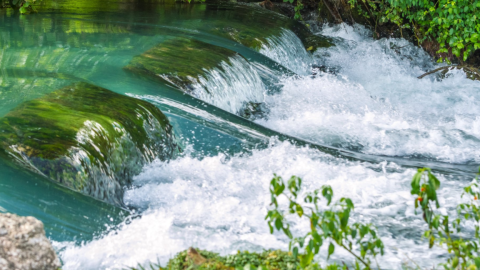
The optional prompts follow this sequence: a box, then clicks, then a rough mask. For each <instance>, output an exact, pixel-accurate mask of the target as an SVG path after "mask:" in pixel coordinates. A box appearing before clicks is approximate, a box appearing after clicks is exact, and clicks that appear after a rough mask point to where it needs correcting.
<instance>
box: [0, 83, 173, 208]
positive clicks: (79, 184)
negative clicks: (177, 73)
mask: <svg viewBox="0 0 480 270" xmlns="http://www.w3.org/2000/svg"><path fill="white" fill-rule="evenodd" d="M0 149H3V155H4V156H8V157H9V158H10V159H13V160H14V161H15V163H17V164H20V165H21V166H23V167H25V168H27V169H29V170H31V171H33V172H36V173H39V174H41V175H44V176H46V177H47V178H49V179H51V180H53V181H55V182H58V183H59V184H61V185H64V186H66V187H68V188H71V189H73V190H77V191H80V192H82V193H85V194H88V195H91V196H93V197H95V198H97V199H100V200H104V201H107V202H110V203H113V204H117V205H122V204H123V202H122V197H123V187H125V186H127V185H128V184H130V183H131V180H132V177H133V176H134V175H136V174H138V173H139V172H140V171H141V168H142V166H143V165H144V164H145V163H147V162H150V161H152V160H153V159H154V158H157V157H158V158H159V159H161V160H168V159H170V158H171V157H172V156H173V155H174V154H175V153H176V152H177V151H178V150H179V148H178V146H177V144H176V141H175V137H174V134H173V131H172V127H171V125H170V124H169V122H168V119H167V118H166V117H165V115H163V114H162V112H161V111H160V110H159V109H158V108H156V107H155V106H153V105H152V104H150V103H147V102H145V101H141V100H137V99H134V98H130V97H126V96H123V95H120V94H116V93H114V92H111V91H109V90H106V89H103V88H100V87H96V86H93V85H90V84H87V83H75V84H72V85H70V86H67V87H65V88H62V89H60V90H57V91H54V92H52V93H50V94H47V95H45V96H43V97H42V98H39V99H35V100H32V101H28V102H25V103H22V104H21V105H19V106H18V107H17V108H16V109H14V110H12V111H11V112H9V113H8V114H7V115H5V117H3V118H2V119H0ZM0 152H2V151H0Z"/></svg>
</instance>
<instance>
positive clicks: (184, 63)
mask: <svg viewBox="0 0 480 270" xmlns="http://www.w3.org/2000/svg"><path fill="white" fill-rule="evenodd" d="M234 55H237V53H235V52H234V51H231V50H228V49H225V48H222V47H218V46H215V45H211V44H208V43H205V42H202V41H198V40H194V39H187V38H181V37H177V38H173V39H168V40H165V41H164V42H162V43H160V44H158V45H157V46H155V47H153V48H152V49H150V50H148V51H146V52H145V53H143V54H141V55H138V56H135V57H134V58H133V59H132V61H131V62H130V63H129V64H128V65H127V66H125V68H124V69H126V70H128V71H131V72H133V73H136V74H139V75H144V76H147V77H150V78H154V79H159V80H162V81H164V82H165V83H167V84H172V85H174V86H176V87H177V88H180V89H181V90H183V91H184V92H188V93H190V92H191V91H192V90H193V88H192V84H195V83H197V82H199V78H200V77H205V73H206V71H207V70H212V69H214V68H217V69H223V68H222V65H221V64H222V63H227V64H230V57H231V56H234Z"/></svg>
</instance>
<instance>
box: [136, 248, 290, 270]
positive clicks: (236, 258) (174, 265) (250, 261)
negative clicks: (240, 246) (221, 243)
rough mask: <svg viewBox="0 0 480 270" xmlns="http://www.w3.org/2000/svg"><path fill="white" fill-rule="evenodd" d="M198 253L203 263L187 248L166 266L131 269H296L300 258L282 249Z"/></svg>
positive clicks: (155, 265) (204, 251)
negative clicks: (190, 254)
mask: <svg viewBox="0 0 480 270" xmlns="http://www.w3.org/2000/svg"><path fill="white" fill-rule="evenodd" d="M198 253H199V254H200V255H201V256H202V257H203V258H204V259H205V262H204V263H202V264H201V265H195V263H194V262H193V261H192V260H190V259H189V257H188V251H186V250H185V251H182V252H179V253H178V254H177V255H175V257H173V258H172V259H171V260H170V261H169V262H168V264H167V266H166V267H165V268H163V267H161V266H160V264H150V265H149V266H147V267H144V266H138V267H137V268H132V269H131V270H145V269H150V270H161V269H164V270H186V269H197V270H279V269H282V270H294V269H297V266H298V260H297V259H295V257H293V256H292V254H291V253H289V252H285V251H281V250H273V251H271V250H266V251H263V252H261V253H255V252H248V251H243V252H240V251H239V252H238V253H237V254H231V255H227V256H220V255H219V254H218V253H214V252H209V251H206V250H198Z"/></svg>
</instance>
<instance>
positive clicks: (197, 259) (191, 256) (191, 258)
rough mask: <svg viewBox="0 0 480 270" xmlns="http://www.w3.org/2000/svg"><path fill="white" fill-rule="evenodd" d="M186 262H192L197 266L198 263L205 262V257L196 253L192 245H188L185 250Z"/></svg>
mask: <svg viewBox="0 0 480 270" xmlns="http://www.w3.org/2000/svg"><path fill="white" fill-rule="evenodd" d="M186 262H187V263H189V262H191V263H193V264H194V265H196V266H198V265H202V264H204V263H205V262H207V259H205V257H203V256H202V255H200V253H198V251H197V250H196V249H194V248H193V247H190V248H189V249H188V250H187V259H186Z"/></svg>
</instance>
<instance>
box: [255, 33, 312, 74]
mask: <svg viewBox="0 0 480 270" xmlns="http://www.w3.org/2000/svg"><path fill="white" fill-rule="evenodd" d="M267 41H268V42H267V43H266V44H263V45H262V48H261V49H260V53H261V54H264V55H266V56H268V57H270V58H271V59H272V60H275V61H276V62H277V63H280V64H282V65H283V66H285V67H286V68H289V69H290V70H292V71H293V72H295V73H297V74H300V75H307V74H308V72H309V68H310V67H311V65H312V60H313V59H312V56H311V55H310V54H309V53H308V52H307V51H306V50H305V49H304V48H303V44H302V41H300V39H299V38H298V37H297V36H296V35H295V34H294V33H293V32H292V31H291V30H286V29H282V32H281V33H280V35H279V36H273V37H269V38H267Z"/></svg>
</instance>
